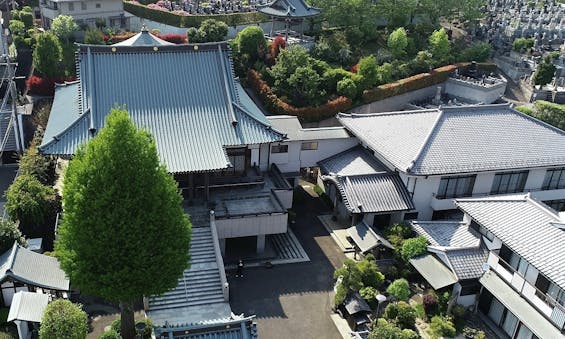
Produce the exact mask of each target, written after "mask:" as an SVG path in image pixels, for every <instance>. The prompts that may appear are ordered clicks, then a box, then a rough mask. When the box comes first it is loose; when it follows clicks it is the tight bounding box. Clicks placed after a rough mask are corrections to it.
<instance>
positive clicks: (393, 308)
mask: <svg viewBox="0 0 565 339" xmlns="http://www.w3.org/2000/svg"><path fill="white" fill-rule="evenodd" d="M383 315H384V317H385V319H386V320H390V321H394V320H395V319H396V317H397V316H398V305H397V304H396V303H390V304H388V305H386V307H385V311H384V313H383Z"/></svg>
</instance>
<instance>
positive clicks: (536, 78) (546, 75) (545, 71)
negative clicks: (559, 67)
mask: <svg viewBox="0 0 565 339" xmlns="http://www.w3.org/2000/svg"><path fill="white" fill-rule="evenodd" d="M555 70H556V68H555V65H554V64H553V60H552V59H551V57H550V56H546V57H545V59H544V60H543V62H542V63H540V64H539V65H538V68H536V71H535V72H534V75H533V77H532V80H533V82H534V85H539V86H545V85H547V84H549V83H550V82H551V81H552V80H553V76H554V75H555Z"/></svg>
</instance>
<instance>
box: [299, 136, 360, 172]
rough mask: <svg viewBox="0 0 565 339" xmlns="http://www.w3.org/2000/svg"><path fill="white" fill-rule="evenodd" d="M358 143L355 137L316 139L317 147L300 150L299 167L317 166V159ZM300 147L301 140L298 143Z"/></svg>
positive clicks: (332, 154) (324, 157) (319, 159)
mask: <svg viewBox="0 0 565 339" xmlns="http://www.w3.org/2000/svg"><path fill="white" fill-rule="evenodd" d="M357 144H359V141H358V140H357V138H348V139H327V140H318V149H317V150H312V151H302V150H301V151H300V167H314V166H318V161H321V160H324V159H326V158H329V157H331V156H334V155H336V154H338V153H341V152H343V151H346V150H348V149H350V148H352V147H354V146H356V145H357ZM300 145H301V147H302V142H301V143H300Z"/></svg>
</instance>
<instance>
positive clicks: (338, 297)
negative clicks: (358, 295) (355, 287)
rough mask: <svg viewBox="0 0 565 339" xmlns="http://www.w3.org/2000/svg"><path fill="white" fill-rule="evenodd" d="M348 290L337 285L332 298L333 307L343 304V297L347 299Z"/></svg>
mask: <svg viewBox="0 0 565 339" xmlns="http://www.w3.org/2000/svg"><path fill="white" fill-rule="evenodd" d="M347 292H349V291H348V289H347V288H346V287H345V286H344V285H343V284H339V285H338V286H337V289H336V293H335V296H334V307H337V306H339V305H341V303H343V301H344V300H345V297H347Z"/></svg>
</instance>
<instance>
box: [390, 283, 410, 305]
mask: <svg viewBox="0 0 565 339" xmlns="http://www.w3.org/2000/svg"><path fill="white" fill-rule="evenodd" d="M386 291H387V292H388V293H389V294H390V295H391V296H392V297H394V298H396V299H397V300H405V299H408V297H409V296H410V293H411V291H410V285H409V284H408V281H407V280H406V279H396V280H395V281H393V282H392V284H390V286H389V287H388V288H387V289H386Z"/></svg>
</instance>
